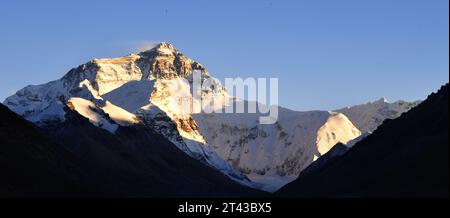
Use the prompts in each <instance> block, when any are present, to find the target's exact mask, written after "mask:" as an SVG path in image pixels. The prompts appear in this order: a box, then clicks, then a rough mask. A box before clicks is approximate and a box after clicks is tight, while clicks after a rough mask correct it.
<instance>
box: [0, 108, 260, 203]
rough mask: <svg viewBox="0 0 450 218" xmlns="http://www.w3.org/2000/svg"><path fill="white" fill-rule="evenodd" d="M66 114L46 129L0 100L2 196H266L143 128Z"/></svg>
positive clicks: (0, 194) (0, 188) (71, 113)
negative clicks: (113, 129) (114, 126)
mask: <svg viewBox="0 0 450 218" xmlns="http://www.w3.org/2000/svg"><path fill="white" fill-rule="evenodd" d="M66 118H67V119H66V121H65V122H64V123H60V124H57V125H53V126H51V125H49V126H48V127H47V128H46V129H40V128H38V127H36V126H35V125H34V124H32V123H29V122H28V121H26V120H24V119H23V118H22V117H20V116H19V115H16V114H15V113H14V112H12V111H10V110H9V109H8V108H6V107H5V106H3V105H0V142H1V144H0V197H20V198H22V197H26V198H28V197H182V196H188V197H201V196H208V197H244V196H246V197H247V196H263V195H265V194H264V193H263V192H260V191H256V190H253V189H251V188H248V187H246V186H242V185H240V184H238V183H236V182H234V181H232V180H230V179H229V178H228V177H226V176H224V175H223V174H221V173H220V172H218V171H217V170H215V169H212V168H210V167H208V166H206V165H204V164H202V163H200V162H199V161H197V160H195V159H193V158H191V157H189V156H187V155H186V154H185V153H184V152H182V151H180V150H179V149H178V148H177V147H176V146H175V145H173V144H172V143H170V142H169V141H167V140H166V139H165V138H163V137H162V136H160V135H158V134H156V133H152V132H149V129H148V128H145V127H144V126H134V127H129V128H122V127H121V129H120V130H118V132H117V134H116V135H113V134H111V133H109V132H107V131H105V130H103V129H101V128H97V127H95V126H93V125H92V124H90V123H89V121H88V120H87V119H86V118H84V117H82V116H80V115H78V114H77V113H75V112H71V111H69V110H68V115H67V116H66ZM48 133H49V134H48Z"/></svg>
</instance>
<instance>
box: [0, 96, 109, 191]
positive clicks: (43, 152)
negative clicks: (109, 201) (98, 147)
mask: <svg viewBox="0 0 450 218" xmlns="http://www.w3.org/2000/svg"><path fill="white" fill-rule="evenodd" d="M95 180H96V179H95V176H93V174H90V172H89V170H87V169H86V168H83V167H82V165H81V164H80V162H79V161H78V160H77V158H76V157H75V156H73V155H72V154H71V153H70V152H69V151H67V150H66V149H65V148H64V147H62V146H60V145H58V144H56V143H54V142H52V141H51V140H50V139H49V138H48V137H46V136H45V134H44V133H43V132H42V131H41V130H40V129H39V128H37V127H35V126H34V125H33V124H31V123H29V122H27V121H26V120H24V119H23V118H22V117H20V116H19V115H16V114H15V113H14V112H12V111H10V110H9V109H8V108H7V107H5V106H3V105H1V104H0V197H81V196H84V197H88V196H93V195H95V196H102V195H103V194H101V193H100V192H98V191H93V190H96V188H97V186H96V184H95V182H94V181H95Z"/></svg>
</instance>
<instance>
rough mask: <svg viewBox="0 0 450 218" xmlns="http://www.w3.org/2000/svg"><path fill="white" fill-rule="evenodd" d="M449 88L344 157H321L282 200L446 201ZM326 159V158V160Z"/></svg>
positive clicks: (282, 191)
mask: <svg viewBox="0 0 450 218" xmlns="http://www.w3.org/2000/svg"><path fill="white" fill-rule="evenodd" d="M448 89H449V85H448V84H447V85H445V86H443V87H442V88H441V89H440V90H439V91H438V92H437V93H433V94H431V95H430V96H429V97H428V99H427V100H426V101H424V102H422V103H421V104H420V105H418V106H417V107H415V108H413V109H411V110H410V111H409V112H406V113H404V114H403V115H401V116H400V117H399V118H397V119H395V120H386V121H385V122H384V123H383V124H382V125H381V126H380V127H378V129H377V130H376V131H375V132H374V133H373V134H371V135H369V136H368V137H367V138H365V139H363V140H362V141H360V142H358V143H357V144H356V145H355V146H354V147H353V148H351V149H350V150H349V151H348V152H346V153H345V154H343V155H335V156H333V157H331V158H330V157H329V156H324V157H323V158H324V159H323V160H321V159H322V158H320V159H319V160H318V161H319V163H320V164H319V165H311V168H310V169H306V170H305V171H304V173H302V174H301V175H300V176H299V178H298V179H297V180H295V181H293V182H292V183H290V184H288V185H286V186H285V187H283V188H282V189H280V190H279V191H278V192H277V193H276V195H277V196H283V197H375V198H376V197H444V198H448V197H449V192H448V189H449V124H448V123H449V90H448ZM325 159H327V160H325Z"/></svg>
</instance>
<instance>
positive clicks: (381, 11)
mask: <svg viewBox="0 0 450 218" xmlns="http://www.w3.org/2000/svg"><path fill="white" fill-rule="evenodd" d="M448 4H449V3H448V0H353V1H350V0H339V1H338V0H304V1H269V0H260V1H207V0H203V1H182V0H180V1H173V0H169V1H144V0H142V1H111V0H109V1H92V0H91V1H78V0H77V1H23V0H1V4H0V28H1V34H0V73H1V80H0V81H1V83H0V100H3V99H4V98H5V97H7V96H9V95H11V94H13V93H14V92H15V91H17V90H18V89H20V88H22V87H24V86H25V85H27V84H40V83H44V82H47V81H50V80H54V79H58V78H60V77H61V76H63V75H64V74H65V73H66V72H67V71H68V70H70V69H71V68H72V67H75V66H78V65H79V64H82V63H84V62H87V61H89V60H90V59H92V58H94V57H114V56H121V55H125V54H128V53H130V52H131V51H133V50H134V49H137V48H138V47H139V46H141V45H143V44H145V42H157V41H167V42H170V43H173V44H174V45H175V46H176V47H177V48H178V49H179V50H181V51H182V52H183V53H185V54H186V55H187V56H189V57H191V58H193V59H196V60H198V61H199V62H200V63H202V64H204V65H206V67H207V68H208V69H209V71H210V72H211V73H212V75H213V76H215V77H218V78H219V79H223V78H225V77H235V76H241V77H278V78H279V81H280V104H281V105H283V106H287V107H289V108H292V109H297V110H311V109H325V110H328V109H335V108H340V107H343V106H347V105H353V104H358V103H365V102H368V101H373V100H376V99H378V98H380V97H383V96H384V97H387V98H388V99H389V100H397V99H405V100H416V99H424V98H425V97H426V96H427V95H428V94H429V93H430V92H432V91H435V90H436V89H438V88H439V87H440V85H442V84H444V83H446V82H448V81H449V77H448V72H449V62H448V58H449V29H448V26H449V23H448V19H449V12H448Z"/></svg>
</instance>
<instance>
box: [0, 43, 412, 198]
mask: <svg viewBox="0 0 450 218" xmlns="http://www.w3.org/2000/svg"><path fill="white" fill-rule="evenodd" d="M194 71H200V72H201V75H202V77H204V78H208V77H210V75H209V73H208V71H207V70H206V68H205V67H204V66H203V65H201V64H200V63H198V62H196V61H194V60H192V59H190V58H188V57H186V56H185V55H184V54H182V53H181V52H180V51H178V50H177V49H176V48H175V47H174V46H173V45H171V44H169V43H159V44H158V45H157V46H155V47H154V48H152V49H150V50H147V51H144V52H141V53H139V54H130V55H127V56H123V57H118V58H102V59H94V60H92V61H89V62H88V63H85V64H82V65H80V66H79V67H77V68H74V69H72V70H70V71H69V72H68V73H67V74H66V75H64V76H63V77H62V78H61V79H59V80H55V81H52V82H49V83H46V84H43V85H37V86H27V87H25V88H23V89H22V90H19V91H18V92H17V93H16V94H15V95H13V96H11V97H9V98H7V99H6V100H5V102H4V104H5V105H6V106H8V107H9V108H10V109H11V110H13V111H14V112H16V113H18V114H20V115H21V116H23V117H24V118H26V119H28V120H30V121H32V122H34V123H36V124H38V125H46V124H48V123H51V122H64V120H65V113H66V111H67V110H68V109H70V110H73V111H76V112H78V113H79V114H81V115H82V116H84V117H86V118H87V119H89V121H90V122H91V123H92V124H93V125H95V126H97V127H99V128H103V129H105V130H107V131H109V132H110V133H112V134H114V133H115V132H116V131H117V129H119V128H120V127H121V126H127V125H144V126H146V127H147V128H151V129H152V131H155V132H157V133H159V134H161V135H163V136H164V137H166V138H167V139H168V140H169V141H171V142H172V143H173V144H175V145H176V146H177V147H178V148H179V149H181V150H182V151H184V152H185V153H187V154H188V155H190V156H191V157H193V158H195V159H197V160H200V161H201V162H203V163H205V164H207V165H209V166H211V167H213V168H215V169H218V170H219V171H221V172H222V173H224V174H225V175H228V176H229V177H230V178H232V179H233V180H236V181H239V182H240V183H242V184H245V185H249V186H253V187H259V188H261V189H265V190H269V191H275V190H277V189H278V188H280V187H281V186H282V185H284V184H285V183H287V182H289V181H291V180H293V179H295V178H296V176H298V175H299V174H300V172H301V171H302V170H303V169H305V168H306V167H307V166H308V165H309V164H311V163H312V162H313V160H314V157H315V156H317V155H320V154H324V153H326V152H327V151H328V150H329V149H330V148H331V147H332V146H334V145H335V144H336V143H338V142H342V143H347V142H351V141H352V140H355V138H358V137H359V136H360V135H361V134H362V133H367V132H372V131H373V130H374V129H375V128H376V127H377V126H378V125H380V124H381V122H382V121H383V120H384V119H386V118H391V119H392V118H395V117H397V116H399V115H400V114H401V113H403V112H405V111H406V110H409V108H411V107H413V106H414V105H415V103H407V102H402V101H399V102H394V103H387V102H386V101H384V100H383V101H382V102H380V101H377V102H373V103H369V104H365V105H358V106H354V107H349V108H344V109H340V110H336V111H334V112H329V111H309V112H296V111H291V110H288V109H285V108H281V107H279V110H278V111H279V117H278V121H277V122H276V123H274V124H271V125H262V124H260V123H258V122H257V120H258V119H257V118H258V117H259V115H258V114H254V113H243V114H217V113H213V114H209V113H208V114H207V113H192V111H190V110H186V108H185V107H186V104H185V103H186V102H187V103H192V102H193V101H194V99H193V96H192V93H191V87H190V84H191V83H192V74H193V72H194ZM214 87H215V88H213V89H209V90H203V91H202V92H201V98H202V101H205V102H208V103H209V102H214V109H221V108H223V107H225V106H226V105H227V104H229V101H233V100H236V99H235V98H234V97H233V96H229V95H228V93H227V91H226V90H225V88H224V87H223V86H222V85H221V84H220V82H216V84H214ZM187 107H190V105H189V104H187ZM247 177H249V178H250V179H252V181H253V182H250V181H249V180H248V179H247Z"/></svg>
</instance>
